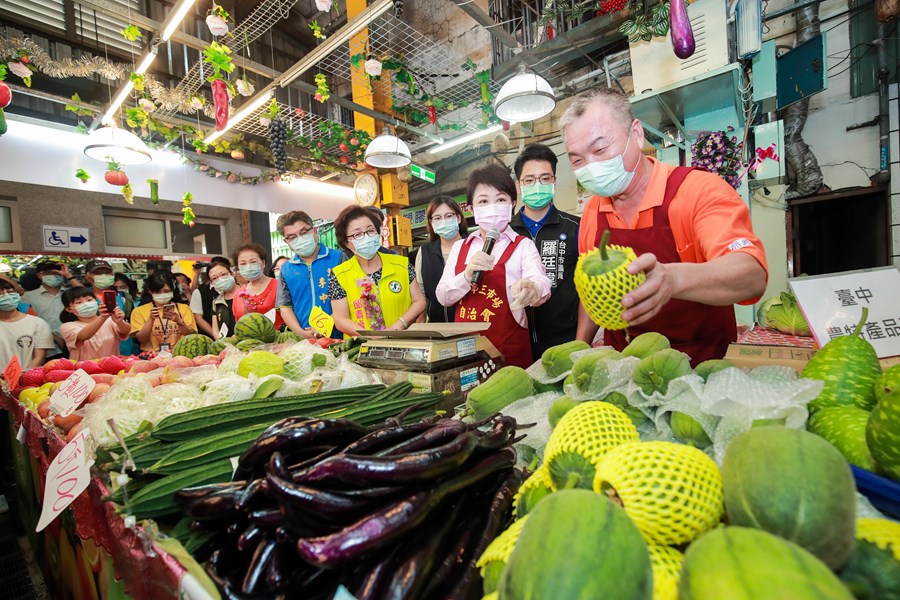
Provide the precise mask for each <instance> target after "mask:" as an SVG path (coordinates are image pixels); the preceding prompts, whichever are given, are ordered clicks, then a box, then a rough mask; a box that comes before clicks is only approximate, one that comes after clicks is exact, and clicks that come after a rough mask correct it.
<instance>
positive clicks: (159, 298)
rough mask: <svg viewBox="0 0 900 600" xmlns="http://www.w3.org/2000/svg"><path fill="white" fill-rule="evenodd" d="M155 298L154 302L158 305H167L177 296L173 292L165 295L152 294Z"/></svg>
mask: <svg viewBox="0 0 900 600" xmlns="http://www.w3.org/2000/svg"><path fill="white" fill-rule="evenodd" d="M151 295H152V296H153V301H154V302H155V303H157V304H165V303H166V302H170V301H171V300H172V298H174V297H175V295H174V294H173V293H172V292H166V293H165V294H151Z"/></svg>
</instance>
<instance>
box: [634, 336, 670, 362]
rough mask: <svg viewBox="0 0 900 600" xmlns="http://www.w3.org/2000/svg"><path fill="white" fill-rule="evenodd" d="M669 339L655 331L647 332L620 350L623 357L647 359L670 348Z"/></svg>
mask: <svg viewBox="0 0 900 600" xmlns="http://www.w3.org/2000/svg"><path fill="white" fill-rule="evenodd" d="M671 347H672V344H670V343H669V338H667V337H666V336H664V335H663V334H661V333H656V332H655V331H648V332H647V333H642V334H641V335H639V336H637V337H636V338H634V339H633V340H631V342H630V343H629V344H628V345H627V346H625V349H624V350H622V355H623V356H636V357H637V358H647V357H648V356H650V355H651V354H653V353H655V352H659V351H660V350H665V349H666V348H671Z"/></svg>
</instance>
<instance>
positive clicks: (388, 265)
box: [333, 252, 412, 337]
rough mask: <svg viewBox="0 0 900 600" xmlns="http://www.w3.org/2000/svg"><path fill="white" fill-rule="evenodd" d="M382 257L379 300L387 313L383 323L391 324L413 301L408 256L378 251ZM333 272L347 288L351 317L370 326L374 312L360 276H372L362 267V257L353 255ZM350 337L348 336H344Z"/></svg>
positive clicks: (366, 327)
mask: <svg viewBox="0 0 900 600" xmlns="http://www.w3.org/2000/svg"><path fill="white" fill-rule="evenodd" d="M378 256H380V257H381V281H380V282H379V283H378V288H377V289H378V304H379V305H380V306H381V314H382V315H383V316H384V326H385V327H390V326H391V325H393V324H394V322H395V321H396V320H397V319H399V318H400V317H402V316H403V313H405V312H406V311H407V310H408V309H409V306H410V305H411V304H412V296H410V292H409V259H408V258H407V257H405V256H399V255H396V254H383V253H381V252H379V253H378ZM333 271H334V276H335V278H337V280H338V283H339V284H340V285H341V287H342V288H344V291H345V292H347V306H348V308H349V310H350V319H351V320H353V322H355V323H356V324H357V325H359V326H360V329H371V321H370V319H371V316H372V315H370V314H368V312H367V311H366V308H365V302H364V301H363V299H362V288H361V287H360V285H359V281H360V280H361V279H364V278H367V277H369V276H368V275H366V274H365V272H364V271H363V270H362V267H361V266H360V264H359V260H357V258H356V257H355V256H354V257H352V258H350V259H349V260H347V261H345V262H343V263H341V264H339V265H338V266H336V267H334V269H333ZM344 337H348V336H346V335H345V336H344Z"/></svg>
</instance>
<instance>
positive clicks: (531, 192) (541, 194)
mask: <svg viewBox="0 0 900 600" xmlns="http://www.w3.org/2000/svg"><path fill="white" fill-rule="evenodd" d="M555 190H556V185H555V184H553V183H535V184H534V185H523V186H522V202H523V203H524V204H525V206H527V207H528V208H534V209H541V208H544V207H545V206H547V205H548V204H550V202H551V201H552V200H553V193H554V191H555Z"/></svg>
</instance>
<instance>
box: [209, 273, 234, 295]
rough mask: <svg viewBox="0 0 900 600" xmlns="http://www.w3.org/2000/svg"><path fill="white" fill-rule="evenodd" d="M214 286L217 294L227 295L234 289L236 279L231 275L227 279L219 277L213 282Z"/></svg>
mask: <svg viewBox="0 0 900 600" xmlns="http://www.w3.org/2000/svg"><path fill="white" fill-rule="evenodd" d="M212 286H213V287H214V288H215V289H216V291H217V292H221V293H223V294H224V293H225V292H230V291H231V290H233V289H234V277H232V276H231V275H227V276H225V277H219V278H218V279H216V280H215V281H213V283H212Z"/></svg>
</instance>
